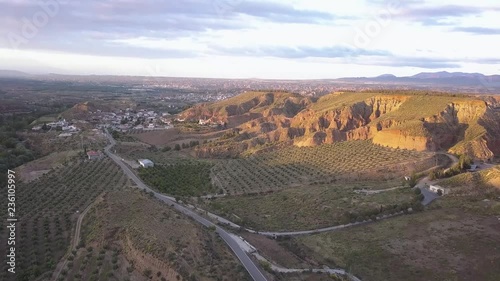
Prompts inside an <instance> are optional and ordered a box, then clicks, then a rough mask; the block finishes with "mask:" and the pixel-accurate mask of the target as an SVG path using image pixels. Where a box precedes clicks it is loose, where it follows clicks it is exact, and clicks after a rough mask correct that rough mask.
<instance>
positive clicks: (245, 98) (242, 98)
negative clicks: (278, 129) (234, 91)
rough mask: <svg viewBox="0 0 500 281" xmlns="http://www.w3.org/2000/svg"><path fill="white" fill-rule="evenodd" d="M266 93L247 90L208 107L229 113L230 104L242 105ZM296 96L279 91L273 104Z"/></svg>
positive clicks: (222, 112) (221, 112) (278, 103)
mask: <svg viewBox="0 0 500 281" xmlns="http://www.w3.org/2000/svg"><path fill="white" fill-rule="evenodd" d="M265 94H267V92H246V93H243V94H240V95H237V96H235V97H232V98H229V99H226V100H222V101H220V102H217V103H213V104H210V105H208V107H207V108H208V109H211V110H217V111H219V113H220V114H227V111H226V108H227V107H228V106H240V105H242V104H244V103H247V102H249V101H251V100H253V99H256V98H257V99H258V98H261V97H263V96H264V95H265ZM294 96H295V95H294V94H290V93H277V94H275V98H276V97H277V99H276V100H275V101H274V103H273V104H275V105H280V104H282V103H283V101H284V99H286V98H290V97H294ZM271 107H272V106H271Z"/></svg>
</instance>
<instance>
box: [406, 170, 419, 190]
mask: <svg viewBox="0 0 500 281" xmlns="http://www.w3.org/2000/svg"><path fill="white" fill-rule="evenodd" d="M408 185H409V186H410V188H414V187H415V186H416V185H417V175H416V174H415V172H413V173H412V174H411V176H410V179H409V180H408Z"/></svg>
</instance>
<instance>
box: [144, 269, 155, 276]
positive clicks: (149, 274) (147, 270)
mask: <svg viewBox="0 0 500 281" xmlns="http://www.w3.org/2000/svg"><path fill="white" fill-rule="evenodd" d="M142 273H143V274H144V276H146V277H151V274H152V273H153V271H152V270H151V269H149V268H146V269H144V271H143V272H142Z"/></svg>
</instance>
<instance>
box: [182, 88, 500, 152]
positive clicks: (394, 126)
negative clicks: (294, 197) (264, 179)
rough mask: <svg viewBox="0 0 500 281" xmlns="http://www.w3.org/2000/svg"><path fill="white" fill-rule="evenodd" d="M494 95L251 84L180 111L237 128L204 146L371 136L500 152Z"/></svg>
mask: <svg viewBox="0 0 500 281" xmlns="http://www.w3.org/2000/svg"><path fill="white" fill-rule="evenodd" d="M499 104H500V103H499V101H498V99H495V98H488V97H486V98H485V97H481V98H479V97H474V96H465V95H447V94H439V95H437V94H426V93H413V92H389V93H384V92H382V93H372V92H362V93H353V92H352V93H351V92H349V93H332V94H329V95H326V96H323V97H321V98H319V99H314V98H308V97H302V96H300V95H296V94H291V93H285V92H247V93H244V94H242V95H240V96H236V97H233V98H230V99H227V100H223V101H220V102H215V103H206V104H200V105H196V106H194V107H192V108H190V109H188V110H186V111H184V112H182V113H181V114H180V115H179V116H180V118H183V119H186V120H190V121H198V120H199V119H203V120H212V121H214V122H225V123H226V124H227V126H228V127H229V128H233V129H234V132H235V133H234V134H232V135H228V136H227V138H225V139H224V140H222V141H220V143H218V144H215V145H213V146H210V147H201V148H200V149H199V151H198V152H199V154H200V155H204V154H207V153H210V154H213V153H215V154H216V153H217V151H219V150H222V149H226V150H227V149H228V147H230V149H231V150H233V151H236V152H242V151H245V150H248V149H253V148H258V147H261V146H263V145H264V146H265V145H269V144H272V143H287V144H293V145H296V146H315V145H321V144H325V143H326V144H331V143H336V142H342V141H350V140H367V139H371V140H372V141H373V143H375V144H379V145H382V146H388V147H392V148H401V149H411V150H417V151H449V152H452V153H456V154H464V153H465V154H469V155H470V156H473V157H474V158H476V159H491V158H492V157H494V156H498V155H500V125H499V124H500V110H499Z"/></svg>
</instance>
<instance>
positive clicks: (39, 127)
mask: <svg viewBox="0 0 500 281" xmlns="http://www.w3.org/2000/svg"><path fill="white" fill-rule="evenodd" d="M41 129H42V126H35V127H33V128H31V130H33V131H40V130H41Z"/></svg>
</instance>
